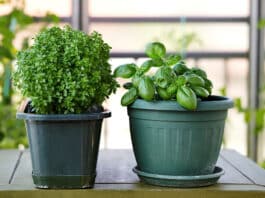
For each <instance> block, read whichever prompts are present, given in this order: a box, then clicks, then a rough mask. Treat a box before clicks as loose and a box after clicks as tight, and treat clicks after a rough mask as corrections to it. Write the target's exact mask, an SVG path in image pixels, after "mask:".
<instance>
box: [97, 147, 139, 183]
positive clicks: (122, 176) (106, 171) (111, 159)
mask: <svg viewBox="0 0 265 198" xmlns="http://www.w3.org/2000/svg"><path fill="white" fill-rule="evenodd" d="M135 165H136V162H135V159H134V156H133V152H132V151H130V150H101V151H100V152H99V158H98V165H97V177H96V183H98V184H100V183H101V184H102V183H113V184H114V183H138V182H139V179H138V177H137V176H136V175H135V174H134V173H133V171H132V168H133V167H134V166H135Z"/></svg>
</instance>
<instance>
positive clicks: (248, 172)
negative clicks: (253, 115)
mask: <svg viewBox="0 0 265 198" xmlns="http://www.w3.org/2000/svg"><path fill="white" fill-rule="evenodd" d="M135 164H136V163H135V160H134V157H133V153H132V151H131V150H102V151H100V154H99V159H98V167H97V171H98V175H97V179H96V184H95V186H94V188H93V189H80V190H79V189H77V190H43V189H36V188H34V186H33V183H32V179H31V160H30V155H29V152H28V151H27V150H26V151H24V152H20V151H17V150H0V198H9V197H10V198H11V197H12V198H21V197H23V198H31V197H38V198H46V197H47V198H53V197H54V198H55V197H59V198H62V197H63V198H84V197H86V198H89V197H93V198H101V197H102V198H111V197H115V198H125V197H128V198H135V197H139V198H144V197H152V198H158V197H163V198H167V197H168V198H173V197H174V198H176V197H177V198H185V197H190V198H207V197H214V198H219V197H220V198H221V197H222V198H224V197H225V198H230V197H231V198H232V197H233V198H244V197H251V198H257V197H263V198H265V171H264V170H263V169H261V168H260V167H258V166H257V165H256V164H255V163H254V162H252V161H251V160H249V159H247V158H245V157H243V156H242V155H239V154H238V153H237V152H235V151H233V150H223V151H222V152H221V155H220V157H219V160H218V166H220V167H222V168H223V169H224V170H225V172H226V173H225V175H224V176H222V177H221V178H220V180H219V181H218V184H216V185H213V186H210V187H202V188H189V189H187V188H186V189H181V188H163V187H155V186H150V185H146V184H143V183H140V182H139V179H138V178H137V176H136V175H135V174H134V173H133V172H132V168H133V167H134V166H135Z"/></svg>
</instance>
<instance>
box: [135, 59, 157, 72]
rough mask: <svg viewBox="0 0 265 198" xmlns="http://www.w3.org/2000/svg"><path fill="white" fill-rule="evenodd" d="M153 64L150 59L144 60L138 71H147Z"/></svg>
mask: <svg viewBox="0 0 265 198" xmlns="http://www.w3.org/2000/svg"><path fill="white" fill-rule="evenodd" d="M153 65H154V62H153V61H152V60H147V61H145V62H144V63H143V64H142V65H141V67H140V68H139V71H140V73H141V74H144V73H146V72H148V71H149V69H150V68H151V67H152V66H153Z"/></svg>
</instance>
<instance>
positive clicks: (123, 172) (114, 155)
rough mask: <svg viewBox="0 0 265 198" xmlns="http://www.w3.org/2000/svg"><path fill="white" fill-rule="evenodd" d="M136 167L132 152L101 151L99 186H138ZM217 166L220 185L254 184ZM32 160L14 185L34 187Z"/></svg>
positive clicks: (24, 161) (220, 162)
mask: <svg viewBox="0 0 265 198" xmlns="http://www.w3.org/2000/svg"><path fill="white" fill-rule="evenodd" d="M135 165H136V162H135V159H134V156H133V152H132V151H131V150H101V151H100V153H99V159H98V166H97V177H96V183H97V184H119V183H120V184H121V183H123V184H136V183H139V179H138V177H137V176H136V175H135V174H134V173H133V172H132V168H133V167H134V166H135ZM217 165H218V166H220V167H222V168H223V169H224V170H225V175H223V176H222V177H221V178H220V180H219V181H218V183H222V184H252V182H251V181H250V180H249V179H248V178H247V177H245V176H244V175H243V174H242V173H241V172H239V171H238V170H237V169H236V168H235V167H233V166H231V164H229V163H228V162H227V161H226V160H223V159H222V158H219V160H218V162H217ZM31 170H32V168H31V159H30V154H29V151H26V152H25V153H24V155H23V156H22V159H21V162H20V166H19V167H18V170H17V172H16V174H15V177H14V180H13V182H12V183H13V184H23V185H33V183H32V179H31Z"/></svg>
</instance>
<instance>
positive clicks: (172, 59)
mask: <svg viewBox="0 0 265 198" xmlns="http://www.w3.org/2000/svg"><path fill="white" fill-rule="evenodd" d="M180 60H181V56H180V55H178V54H174V55H169V56H167V57H166V60H165V63H166V65H167V66H172V65H175V64H177V63H178V62H179V61H180Z"/></svg>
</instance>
